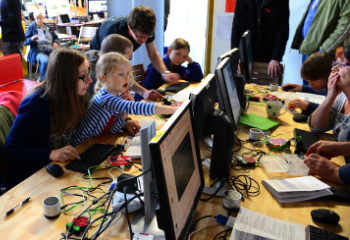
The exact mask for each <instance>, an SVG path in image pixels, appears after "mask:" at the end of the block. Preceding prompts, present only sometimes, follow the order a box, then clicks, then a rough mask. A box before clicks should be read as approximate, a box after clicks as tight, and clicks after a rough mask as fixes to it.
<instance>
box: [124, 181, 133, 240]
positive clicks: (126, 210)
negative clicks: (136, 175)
mask: <svg viewBox="0 0 350 240" xmlns="http://www.w3.org/2000/svg"><path fill="white" fill-rule="evenodd" d="M127 189H128V187H127V186H125V187H124V188H123V192H124V202H127V198H126V191H127ZM125 215H126V220H127V222H128V226H129V232H130V240H132V238H133V234H132V229H131V223H130V219H129V211H128V206H127V205H126V206H125Z"/></svg>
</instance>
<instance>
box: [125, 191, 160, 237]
mask: <svg viewBox="0 0 350 240" xmlns="http://www.w3.org/2000/svg"><path fill="white" fill-rule="evenodd" d="M151 204H152V209H155V206H156V204H157V200H156V199H154V198H153V199H152V203H151ZM149 218H150V219H146V218H145V211H144V209H141V210H140V211H139V213H138V214H137V215H136V217H135V218H134V220H133V221H132V223H131V228H132V231H133V232H134V233H135V232H139V233H145V234H150V235H153V237H154V238H153V239H154V240H165V234H164V231H163V230H161V229H159V228H158V222H157V217H156V215H155V211H153V214H152V216H150V217H149Z"/></svg>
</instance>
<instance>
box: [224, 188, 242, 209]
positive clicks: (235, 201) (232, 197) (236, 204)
mask: <svg viewBox="0 0 350 240" xmlns="http://www.w3.org/2000/svg"><path fill="white" fill-rule="evenodd" d="M241 198H242V195H241V194H240V193H239V192H237V191H234V190H227V191H226V192H225V195H224V202H223V205H224V207H225V208H226V209H230V210H239V208H240V207H241Z"/></svg>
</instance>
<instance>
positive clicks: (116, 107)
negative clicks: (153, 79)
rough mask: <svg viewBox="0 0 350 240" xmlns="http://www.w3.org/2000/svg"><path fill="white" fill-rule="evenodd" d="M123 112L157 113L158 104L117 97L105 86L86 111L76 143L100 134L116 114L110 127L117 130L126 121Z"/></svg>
mask: <svg viewBox="0 0 350 240" xmlns="http://www.w3.org/2000/svg"><path fill="white" fill-rule="evenodd" d="M122 113H127V114H132V115H155V113H156V104H154V103H144V102H133V101H125V100H123V99H122V98H121V97H116V96H115V95H113V94H111V93H109V92H108V91H107V90H106V89H105V88H102V89H101V90H100V91H99V92H98V94H96V95H95V96H94V98H93V99H92V100H91V103H90V105H89V107H88V110H87V112H86V118H83V119H82V121H81V122H80V123H79V124H78V127H77V132H76V135H75V139H74V145H78V144H79V143H81V142H82V141H84V140H85V139H87V138H90V137H93V136H97V135H100V134H101V133H102V131H103V130H104V128H105V127H106V125H107V123H108V121H109V120H110V118H111V116H112V115H114V116H115V121H114V122H113V124H112V126H111V127H110V129H109V132H111V133H115V132H117V131H118V130H120V129H121V128H122V127H123V126H124V125H125V123H126V122H125V119H123V116H122Z"/></svg>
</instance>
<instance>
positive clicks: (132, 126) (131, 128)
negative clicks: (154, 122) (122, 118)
mask: <svg viewBox="0 0 350 240" xmlns="http://www.w3.org/2000/svg"><path fill="white" fill-rule="evenodd" d="M125 128H126V130H128V132H129V133H130V134H131V135H133V136H135V134H136V133H138V132H140V129H141V125H140V124H139V122H138V121H135V120H131V121H128V122H127V123H126V124H125Z"/></svg>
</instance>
